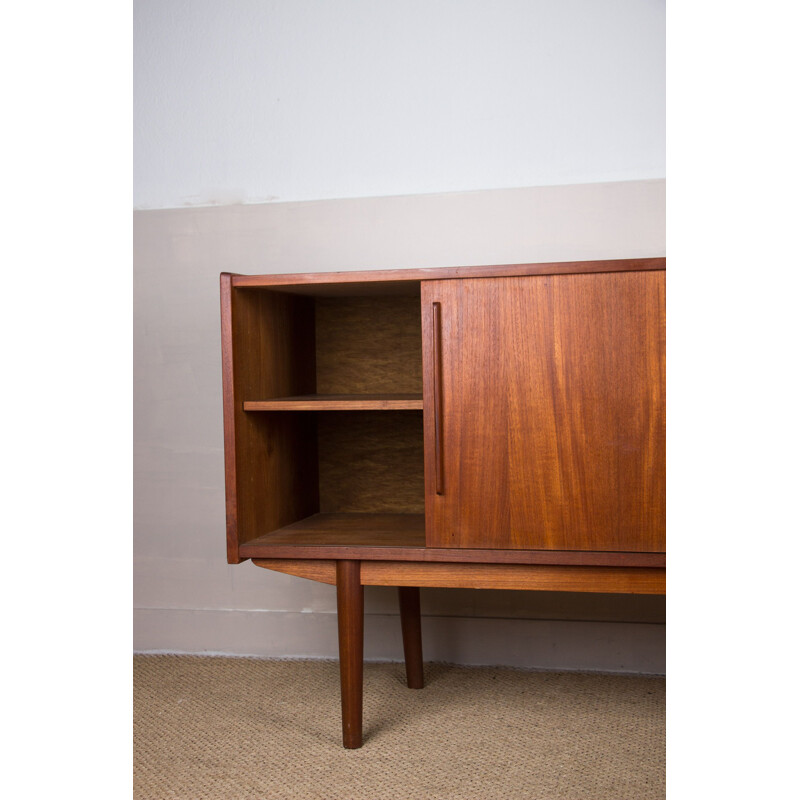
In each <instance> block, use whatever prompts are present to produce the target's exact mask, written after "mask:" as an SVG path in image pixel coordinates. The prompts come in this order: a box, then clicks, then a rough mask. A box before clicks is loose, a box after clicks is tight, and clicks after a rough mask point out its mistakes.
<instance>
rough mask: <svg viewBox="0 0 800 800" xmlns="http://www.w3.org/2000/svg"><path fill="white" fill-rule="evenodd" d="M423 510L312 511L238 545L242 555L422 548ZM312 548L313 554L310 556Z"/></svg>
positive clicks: (333, 555) (324, 555)
mask: <svg viewBox="0 0 800 800" xmlns="http://www.w3.org/2000/svg"><path fill="white" fill-rule="evenodd" d="M424 547H425V515H424V514H314V515H312V516H310V517H306V518H305V519H301V520H300V521H299V522H295V523H292V524H291V525H287V526H286V527H284V528H279V529H278V530H276V531H272V532H271V533H267V534H264V535H263V536H259V537H258V538H257V539H252V540H251V541H249V542H246V543H245V544H242V545H240V547H239V555H240V556H241V557H243V558H269V557H272V556H277V557H290V556H294V557H297V555H298V554H299V555H305V556H306V557H318V558H336V557H337V556H338V557H346V555H345V554H344V553H343V551H353V552H352V553H350V554H348V555H352V557H356V555H357V554H360V553H363V552H364V551H366V550H373V549H375V548H392V549H395V548H424ZM312 552H313V554H314V555H313V556H312Z"/></svg>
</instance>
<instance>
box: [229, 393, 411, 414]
mask: <svg viewBox="0 0 800 800" xmlns="http://www.w3.org/2000/svg"><path fill="white" fill-rule="evenodd" d="M242 406H243V408H244V410H245V411H405V410H421V409H422V394H305V395H298V396H297V397H275V398H272V399H270V400H245V401H244V403H243V404H242Z"/></svg>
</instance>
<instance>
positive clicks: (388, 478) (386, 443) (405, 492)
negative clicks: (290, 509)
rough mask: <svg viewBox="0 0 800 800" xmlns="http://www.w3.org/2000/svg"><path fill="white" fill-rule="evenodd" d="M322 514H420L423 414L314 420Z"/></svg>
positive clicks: (344, 414) (337, 415)
mask: <svg viewBox="0 0 800 800" xmlns="http://www.w3.org/2000/svg"><path fill="white" fill-rule="evenodd" d="M315 417H316V420H317V431H318V451H319V508H320V511H321V512H323V513H324V512H330V513H340V512H351V513H390V514H391V513H401V514H422V513H424V511H425V481H424V456H423V444H422V412H420V411H392V412H380V413H379V412H375V411H353V412H350V411H331V412H322V413H319V414H316V415H315Z"/></svg>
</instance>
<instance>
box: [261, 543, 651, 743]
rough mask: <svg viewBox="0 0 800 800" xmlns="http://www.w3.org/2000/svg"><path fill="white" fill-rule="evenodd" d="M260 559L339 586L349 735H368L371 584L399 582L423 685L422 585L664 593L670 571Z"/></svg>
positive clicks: (418, 682)
mask: <svg viewBox="0 0 800 800" xmlns="http://www.w3.org/2000/svg"><path fill="white" fill-rule="evenodd" d="M253 563H254V564H256V565H257V566H259V567H264V568H266V569H271V570H275V571H277V572H283V573H286V574H289V575H296V576H298V577H302V578H308V579H310V580H316V581H320V582H322V583H329V584H332V585H334V586H336V607H337V613H338V625H339V670H340V678H341V694H342V742H343V744H344V746H345V747H346V748H347V749H351V750H352V749H357V748H359V747H361V745H362V741H363V734H362V717H363V689H364V586H397V589H398V595H399V602H400V625H401V629H402V633H403V654H404V657H405V663H406V682H407V685H408V687H409V688H410V689H422V688H423V686H424V676H423V667H422V626H421V615H420V600H419V587H420V586H438V587H448V588H474V589H527V590H539V591H568V592H580V591H584V592H600V593H603V592H608V593H617V592H619V593H628V594H664V592H665V580H666V571H665V570H664V569H663V568H647V567H640V568H635V567H572V566H543V565H530V564H463V563H459V564H443V563H411V562H406V561H399V562H392V561H357V560H343V559H339V560H325V561H313V560H309V559H294V560H293V559H277V558H276V559H268V558H259V559H253Z"/></svg>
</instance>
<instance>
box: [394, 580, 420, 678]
mask: <svg viewBox="0 0 800 800" xmlns="http://www.w3.org/2000/svg"><path fill="white" fill-rule="evenodd" d="M397 591H398V594H399V595H400V625H401V627H402V628H403V653H404V654H405V657H406V682H407V683H408V688H409V689H422V687H423V686H424V685H425V679H424V677H423V674H422V626H421V623H420V612H419V589H418V588H417V587H416V586H398V587H397Z"/></svg>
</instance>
